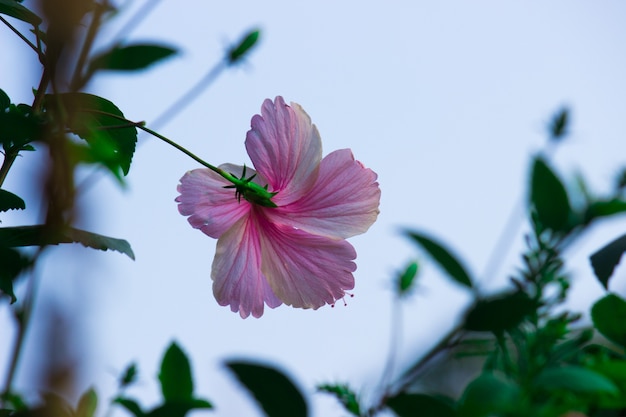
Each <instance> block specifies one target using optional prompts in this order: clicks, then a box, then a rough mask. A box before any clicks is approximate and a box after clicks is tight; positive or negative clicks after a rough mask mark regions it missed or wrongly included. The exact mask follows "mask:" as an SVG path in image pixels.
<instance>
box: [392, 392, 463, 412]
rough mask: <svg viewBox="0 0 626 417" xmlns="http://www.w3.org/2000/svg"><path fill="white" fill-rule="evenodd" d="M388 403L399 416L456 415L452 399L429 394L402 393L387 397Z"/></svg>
mask: <svg viewBox="0 0 626 417" xmlns="http://www.w3.org/2000/svg"><path fill="white" fill-rule="evenodd" d="M386 404H387V406H388V407H389V408H391V409H392V410H393V412H394V413H395V414H396V415H397V416H398V417H414V416H419V417H454V416H456V415H457V414H456V411H455V409H454V407H453V406H452V405H451V404H452V401H450V400H447V399H444V398H441V397H436V396H432V395H427V394H405V393H400V394H398V395H395V396H393V397H390V398H388V399H387V401H386Z"/></svg>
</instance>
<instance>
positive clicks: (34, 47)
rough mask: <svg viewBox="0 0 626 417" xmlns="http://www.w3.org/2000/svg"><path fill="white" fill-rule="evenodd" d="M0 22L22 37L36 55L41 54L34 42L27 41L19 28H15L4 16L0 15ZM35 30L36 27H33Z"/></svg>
mask: <svg viewBox="0 0 626 417" xmlns="http://www.w3.org/2000/svg"><path fill="white" fill-rule="evenodd" d="M0 22H2V23H4V24H5V25H7V27H8V28H9V29H11V30H12V31H13V33H15V34H16V35H17V36H19V37H20V39H22V40H23V41H24V42H26V44H27V45H28V46H30V47H31V48H32V49H33V50H34V51H35V52H37V55H40V54H41V52H40V51H39V49H37V47H36V46H35V44H33V43H32V42H31V41H29V40H28V38H26V36H24V35H22V33H21V32H20V31H19V30H17V29H16V28H15V27H14V26H13V25H11V24H10V23H9V22H8V21H7V20H6V19H5V18H4V17H2V16H0ZM35 30H37V27H35Z"/></svg>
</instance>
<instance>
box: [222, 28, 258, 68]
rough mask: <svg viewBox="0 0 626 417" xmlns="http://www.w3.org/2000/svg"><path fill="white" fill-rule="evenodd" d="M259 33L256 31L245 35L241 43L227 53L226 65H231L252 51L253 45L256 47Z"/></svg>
mask: <svg viewBox="0 0 626 417" xmlns="http://www.w3.org/2000/svg"><path fill="white" fill-rule="evenodd" d="M260 33H261V32H260V31H259V30H258V29H254V30H251V31H250V32H248V33H246V35H245V36H244V37H243V38H242V39H241V41H239V43H238V44H237V45H235V46H234V47H232V48H231V49H230V50H229V51H228V63H229V64H230V65H233V64H236V63H237V62H239V61H240V60H242V59H243V58H244V57H245V56H246V55H247V54H248V53H249V52H250V51H251V50H252V48H253V47H254V45H256V43H257V42H258V40H259V35H260Z"/></svg>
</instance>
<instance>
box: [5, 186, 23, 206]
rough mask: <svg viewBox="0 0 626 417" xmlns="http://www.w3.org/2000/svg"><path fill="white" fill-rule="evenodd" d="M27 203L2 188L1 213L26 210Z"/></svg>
mask: <svg viewBox="0 0 626 417" xmlns="http://www.w3.org/2000/svg"><path fill="white" fill-rule="evenodd" d="M25 208H26V203H25V202H24V200H22V199H21V198H20V197H18V196H16V195H15V194H13V193H12V192H9V191H7V190H3V189H1V188H0V211H7V210H16V209H19V210H24V209H25Z"/></svg>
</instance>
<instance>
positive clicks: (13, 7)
mask: <svg viewBox="0 0 626 417" xmlns="http://www.w3.org/2000/svg"><path fill="white" fill-rule="evenodd" d="M0 14H5V15H7V16H11V17H14V18H16V19H18V20H21V21H22V22H26V23H30V24H31V25H33V26H38V25H40V24H41V18H40V17H39V16H37V15H36V14H35V13H33V12H31V11H30V10H29V9H27V8H26V7H24V6H22V5H21V4H19V3H18V2H16V1H15V0H0Z"/></svg>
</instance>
